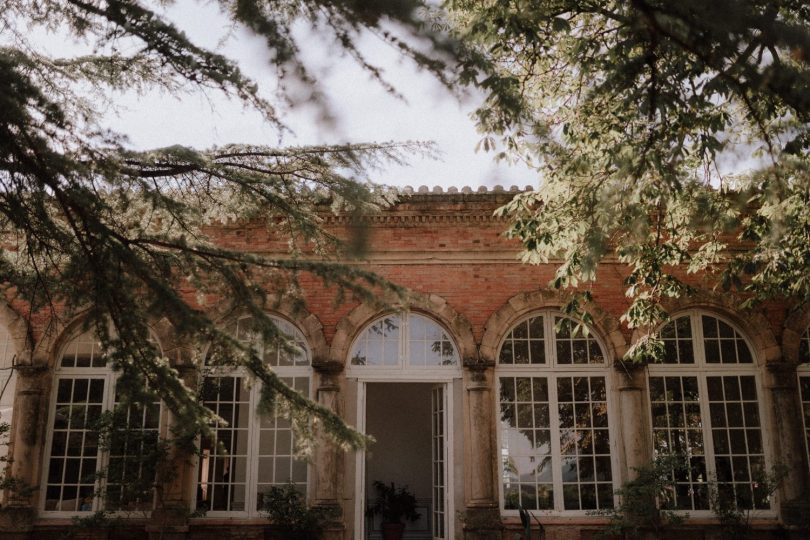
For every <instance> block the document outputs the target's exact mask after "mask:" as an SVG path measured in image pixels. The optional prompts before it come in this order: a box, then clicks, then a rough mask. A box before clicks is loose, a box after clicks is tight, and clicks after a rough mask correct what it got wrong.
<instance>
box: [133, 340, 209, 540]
mask: <svg viewBox="0 0 810 540" xmlns="http://www.w3.org/2000/svg"><path fill="white" fill-rule="evenodd" d="M191 354H192V353H191V348H190V347H189V348H185V347H178V348H177V349H176V350H174V351H171V356H175V355H176V358H177V361H176V362H175V367H176V368H177V370H178V372H179V374H180V378H181V379H182V380H183V383H184V384H185V385H186V386H187V387H188V388H195V387H196V386H197V384H198V382H199V372H198V371H197V369H196V368H195V367H194V365H193V363H192V362H191ZM162 415H163V416H162V418H161V425H162V426H165V428H164V429H163V433H162V436H164V437H166V438H167V440H168V441H169V448H168V455H167V456H166V462H165V463H161V464H159V465H158V472H157V485H158V497H157V505H156V507H155V509H154V510H152V515H151V518H150V520H149V522H148V523H147V525H146V532H147V533H148V534H149V538H150V539H155V540H158V539H160V540H183V539H185V538H187V537H188V532H189V526H188V516H189V510H194V509H195V507H196V504H197V501H196V496H195V494H196V486H197V470H196V467H195V465H196V460H195V459H193V454H192V452H191V451H190V449H189V447H188V446H186V444H184V442H182V441H174V442H172V438H173V436H174V434H173V432H172V427H173V424H174V422H175V419H174V416H173V415H172V414H171V412H170V411H169V410H167V408H166V407H165V406H164V408H163V411H162ZM191 486H194V488H193V489H190V488H191Z"/></svg>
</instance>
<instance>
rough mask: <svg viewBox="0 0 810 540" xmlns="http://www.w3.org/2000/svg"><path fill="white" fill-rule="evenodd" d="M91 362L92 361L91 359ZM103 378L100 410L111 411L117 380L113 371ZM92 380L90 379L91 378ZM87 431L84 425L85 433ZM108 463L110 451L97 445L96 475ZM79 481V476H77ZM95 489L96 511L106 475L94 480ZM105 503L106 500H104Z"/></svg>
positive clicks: (103, 493)
mask: <svg viewBox="0 0 810 540" xmlns="http://www.w3.org/2000/svg"><path fill="white" fill-rule="evenodd" d="M91 363H92V361H91ZM100 378H103V379H104V397H102V399H101V412H102V413H104V412H106V411H112V410H113V409H114V408H115V383H116V382H117V381H116V379H117V377H116V376H115V375H114V374H113V373H106V374H105V375H104V377H100ZM91 380H92V379H91ZM89 391H90V390H89V388H88V396H89ZM87 431H89V430H88V429H87V427H86V425H85V434H86V433H87ZM83 455H84V450H82V456H83ZM109 465H110V452H109V450H107V451H102V450H101V448H100V447H99V448H98V449H97V450H96V475H98V474H99V472H101V471H104V470H107V468H108V467H109ZM79 480H80V481H81V478H79ZM96 489H97V491H98V493H99V494H100V496H94V497H93V510H94V511H98V510H102V509H103V508H104V507H105V506H106V504H102V498H103V497H106V489H107V476H106V475H102V476H101V477H99V478H98V479H97V480H96ZM104 502H105V503H106V501H104Z"/></svg>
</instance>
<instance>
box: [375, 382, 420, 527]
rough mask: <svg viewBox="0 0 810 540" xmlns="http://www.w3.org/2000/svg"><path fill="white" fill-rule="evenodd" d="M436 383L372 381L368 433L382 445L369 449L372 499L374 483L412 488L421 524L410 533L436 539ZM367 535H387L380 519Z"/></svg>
mask: <svg viewBox="0 0 810 540" xmlns="http://www.w3.org/2000/svg"><path fill="white" fill-rule="evenodd" d="M433 386H434V384H432V383H368V384H367V387H366V433H367V434H369V435H372V436H373V437H374V438H375V439H376V441H377V442H376V443H375V444H373V445H372V446H371V448H370V449H369V450H368V451H367V453H366V479H365V489H366V498H367V501H368V502H369V503H371V502H373V500H374V497H375V494H376V491H375V489H374V485H373V484H374V481H376V480H379V481H381V482H384V483H387V484H390V483H391V482H394V483H395V484H396V485H397V487H399V486H407V487H408V489H409V490H410V491H411V492H412V493H413V494H414V495H415V496H416V499H417V501H418V505H419V506H418V508H417V512H419V513H420V514H421V516H420V518H419V519H418V520H417V521H415V522H412V523H411V522H408V523H407V526H406V528H405V537H404V538H406V539H409V540H418V539H430V538H432V537H433V536H432V533H431V521H430V520H431V519H432V515H431V511H432V501H431V491H432V489H433V485H432V483H433V479H432V475H431V466H432V461H431V389H432V388H433ZM366 537H367V538H368V539H370V540H376V539H379V538H381V537H382V536H381V532H380V518H379V516H377V517H375V518H374V520H373V522H371V521H369V522H367V526H366Z"/></svg>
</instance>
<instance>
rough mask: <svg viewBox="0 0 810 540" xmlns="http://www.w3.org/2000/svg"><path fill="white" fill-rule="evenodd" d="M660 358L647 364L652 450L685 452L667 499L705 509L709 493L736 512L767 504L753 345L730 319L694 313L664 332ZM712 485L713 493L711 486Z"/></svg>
mask: <svg viewBox="0 0 810 540" xmlns="http://www.w3.org/2000/svg"><path fill="white" fill-rule="evenodd" d="M661 336H662V338H663V340H664V344H665V357H664V360H663V362H662V363H660V364H651V365H650V366H649V392H650V412H651V422H652V432H653V443H654V449H655V452H656V453H657V454H659V455H667V454H674V455H678V456H683V457H684V458H685V463H684V467H683V468H679V469H678V470H676V471H674V472H673V474H674V478H675V481H676V489H675V493H674V494H673V497H672V500H671V501H670V503H671V504H673V505H674V507H676V508H678V509H684V510H708V509H709V508H710V506H711V505H710V501H711V497H712V494H714V493H716V494H717V495H719V496H721V497H724V498H726V500H729V501H733V502H734V504H736V506H737V508H740V509H767V508H770V502H769V500H768V497H767V493H766V492H765V488H764V487H763V483H762V482H758V479H761V478H762V477H763V476H764V475H765V474H766V465H765V464H766V460H765V450H764V445H763V442H762V427H761V420H760V419H761V418H762V416H761V410H760V403H759V400H758V384H757V374H756V371H757V370H756V365H755V363H754V356H753V353H752V352H751V347H750V346H749V345H748V343H747V341H746V339H745V338H744V337H743V335H742V334H741V333H740V332H739V331H738V330H737V329H736V328H734V326H733V325H732V324H730V323H729V322H727V321H725V320H723V319H721V318H719V317H716V316H714V315H710V314H708V313H703V312H699V311H690V312H687V313H681V314H678V315H676V316H675V317H673V319H672V320H671V321H670V322H669V323H667V324H666V325H665V326H664V327H663V328H662V330H661ZM714 490H717V491H714Z"/></svg>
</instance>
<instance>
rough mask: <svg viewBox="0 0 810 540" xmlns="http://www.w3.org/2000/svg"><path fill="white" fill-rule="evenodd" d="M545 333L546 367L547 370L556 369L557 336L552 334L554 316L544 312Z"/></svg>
mask: <svg viewBox="0 0 810 540" xmlns="http://www.w3.org/2000/svg"><path fill="white" fill-rule="evenodd" d="M542 317H543V328H544V332H545V338H546V340H545V341H546V343H545V349H546V366H547V367H548V369H554V368H556V367H557V335H556V333H555V332H554V319H555V318H556V314H554V313H552V312H546V313H544V314H543V315H542Z"/></svg>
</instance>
